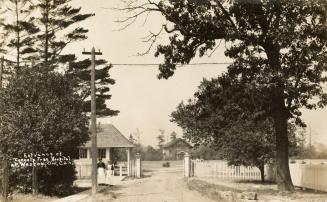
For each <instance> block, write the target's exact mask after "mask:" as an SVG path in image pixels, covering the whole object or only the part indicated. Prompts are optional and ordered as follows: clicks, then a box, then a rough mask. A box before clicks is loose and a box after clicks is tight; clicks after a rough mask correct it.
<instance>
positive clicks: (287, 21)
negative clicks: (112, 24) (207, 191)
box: [125, 0, 327, 190]
mask: <svg viewBox="0 0 327 202" xmlns="http://www.w3.org/2000/svg"><path fill="white" fill-rule="evenodd" d="M125 10H127V11H131V10H132V11H134V13H133V15H131V16H130V17H128V18H127V19H126V22H131V21H133V20H134V19H135V18H137V17H139V16H140V15H142V14H145V13H147V12H153V11H156V12H160V13H161V14H162V15H163V16H164V18H165V19H166V20H167V21H168V23H167V24H164V25H163V29H162V30H164V31H166V32H168V33H170V34H171V35H170V37H169V41H170V43H169V44H166V45H158V47H157V51H156V56H159V55H163V56H164V63H163V64H161V65H160V66H159V70H160V74H159V78H166V79H167V78H169V77H170V76H172V75H173V73H174V70H175V69H176V64H177V63H182V64H186V63H189V62H190V61H191V60H192V59H193V58H194V57H196V56H197V54H198V53H199V55H200V56H203V55H204V54H205V53H206V51H208V50H213V49H214V48H215V47H216V45H217V44H218V43H217V42H218V41H219V40H225V42H226V43H227V44H228V46H227V48H226V51H225V54H226V56H228V57H231V58H233V59H234V62H233V64H232V65H230V66H229V67H228V74H234V75H237V76H239V77H242V78H243V79H244V80H246V81H248V82H254V83H255V84H257V85H260V86H261V87H262V89H264V91H263V92H262V93H263V95H265V96H267V98H268V101H269V103H268V111H269V112H270V114H271V117H272V118H273V127H274V131H275V139H276V151H277V154H276V162H277V184H278V188H279V189H280V190H294V187H293V184H292V181H291V178H290V173H289V166H288V155H289V151H288V145H289V140H288V135H287V122H288V120H289V119H295V120H296V123H298V124H303V122H302V121H301V112H300V109H301V108H303V107H304V108H308V109H313V108H316V107H323V106H325V104H326V94H325V93H324V92H323V89H322V86H321V84H322V83H324V82H325V81H326V77H325V74H324V72H325V70H326V67H327V65H326V61H327V59H326V57H327V50H326V49H327V48H326V36H327V35H326V15H327V12H326V10H327V3H326V1H322V0H312V1H305V0H299V1H287V0H279V1H275V0H253V1H244V0H235V1H220V0H201V1H200V0H181V1H175V0H167V1H159V2H158V3H156V2H153V1H151V0H149V1H148V2H147V3H144V4H138V5H136V4H133V3H131V4H128V5H127V7H126V8H125ZM153 38H154V39H155V38H156V36H153ZM314 97H315V98H317V99H312V98H314Z"/></svg>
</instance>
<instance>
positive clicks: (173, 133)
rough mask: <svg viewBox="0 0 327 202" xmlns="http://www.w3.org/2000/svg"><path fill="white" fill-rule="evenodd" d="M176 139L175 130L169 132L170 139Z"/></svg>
mask: <svg viewBox="0 0 327 202" xmlns="http://www.w3.org/2000/svg"><path fill="white" fill-rule="evenodd" d="M176 139H177V133H176V132H175V131H173V132H172V133H171V134H170V141H173V140H176Z"/></svg>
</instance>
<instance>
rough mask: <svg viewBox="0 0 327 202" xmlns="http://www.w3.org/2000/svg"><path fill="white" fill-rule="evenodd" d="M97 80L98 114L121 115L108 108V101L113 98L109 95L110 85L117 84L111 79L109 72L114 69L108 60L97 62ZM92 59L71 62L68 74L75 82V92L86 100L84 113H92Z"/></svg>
mask: <svg viewBox="0 0 327 202" xmlns="http://www.w3.org/2000/svg"><path fill="white" fill-rule="evenodd" d="M95 63H96V70H95V80H96V104H97V108H96V110H97V111H96V114H97V115H99V116H115V115H117V114H118V113H119V111H117V110H111V109H109V108H108V107H107V104H106V100H109V99H110V98H111V95H110V94H109V91H110V88H109V87H108V86H109V85H113V84H115V80H114V79H112V78H111V77H110V74H109V70H110V69H111V68H112V65H111V64H108V63H107V61H106V60H96V62H95ZM90 65H91V61H90V59H85V60H82V61H77V62H71V63H70V64H69V68H68V71H67V74H68V75H69V76H70V78H71V80H72V81H73V82H74V86H75V90H76V91H77V92H80V94H81V96H82V99H83V100H84V107H83V108H84V111H85V112H91V103H90V102H91V101H90V99H89V96H90V94H91V86H90V78H91V77H90V68H89V67H90Z"/></svg>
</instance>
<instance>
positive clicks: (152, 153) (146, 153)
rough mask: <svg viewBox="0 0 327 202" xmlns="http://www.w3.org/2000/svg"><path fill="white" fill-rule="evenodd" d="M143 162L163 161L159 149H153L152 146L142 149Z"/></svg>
mask: <svg viewBox="0 0 327 202" xmlns="http://www.w3.org/2000/svg"><path fill="white" fill-rule="evenodd" d="M142 156H143V160H145V161H160V160H162V159H163V154H162V152H161V150H160V149H155V148H153V147H152V146H150V145H149V146H147V147H144V149H143V153H142Z"/></svg>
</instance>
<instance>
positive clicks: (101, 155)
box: [98, 149, 106, 159]
mask: <svg viewBox="0 0 327 202" xmlns="http://www.w3.org/2000/svg"><path fill="white" fill-rule="evenodd" d="M98 158H101V159H105V158H106V149H99V150H98Z"/></svg>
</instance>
